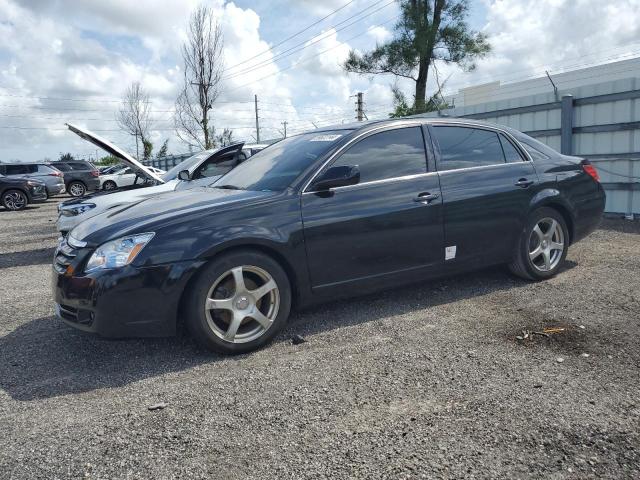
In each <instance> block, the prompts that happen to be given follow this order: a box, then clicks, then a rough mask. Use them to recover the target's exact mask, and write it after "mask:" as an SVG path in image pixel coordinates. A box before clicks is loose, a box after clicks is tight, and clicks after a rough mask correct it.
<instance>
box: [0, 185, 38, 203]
mask: <svg viewBox="0 0 640 480" xmlns="http://www.w3.org/2000/svg"><path fill="white" fill-rule="evenodd" d="M11 190H17V191H19V192H21V193H24V194H25V196H26V197H27V203H30V202H31V196H30V195H29V192H28V191H27V190H26V189H24V188H22V187H14V186H10V187H6V188H4V189H2V191H1V192H0V197H2V195H4V194H5V193H7V192H10V191H11Z"/></svg>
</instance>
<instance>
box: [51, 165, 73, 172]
mask: <svg viewBox="0 0 640 480" xmlns="http://www.w3.org/2000/svg"><path fill="white" fill-rule="evenodd" d="M54 166H55V167H56V168H57V169H58V170H60V171H61V172H70V171H71V167H70V166H69V165H67V164H66V163H56V164H54Z"/></svg>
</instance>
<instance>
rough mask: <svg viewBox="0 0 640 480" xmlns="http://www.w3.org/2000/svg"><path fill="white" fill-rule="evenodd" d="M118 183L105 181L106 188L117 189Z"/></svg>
mask: <svg viewBox="0 0 640 480" xmlns="http://www.w3.org/2000/svg"><path fill="white" fill-rule="evenodd" d="M116 188H117V185H116V184H115V183H114V182H105V184H104V189H105V190H115V189H116Z"/></svg>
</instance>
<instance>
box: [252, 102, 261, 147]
mask: <svg viewBox="0 0 640 480" xmlns="http://www.w3.org/2000/svg"><path fill="white" fill-rule="evenodd" d="M253 98H254V101H255V106H256V142H257V143H260V122H259V121H258V95H254V96H253Z"/></svg>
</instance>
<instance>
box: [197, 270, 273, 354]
mask: <svg viewBox="0 0 640 480" xmlns="http://www.w3.org/2000/svg"><path fill="white" fill-rule="evenodd" d="M279 308H280V290H279V289H278V285H277V284H276V282H275V280H274V279H273V277H272V276H271V275H270V274H269V273H268V272H267V271H266V270H263V269H262V268H259V267H256V266H252V265H242V266H238V267H235V268H232V269H231V270H227V271H226V272H225V273H223V274H222V275H220V276H219V277H218V278H217V279H216V281H215V282H213V285H212V286H211V288H210V289H209V292H208V293H207V298H206V300H205V305H204V310H205V315H206V318H207V323H208V325H209V328H210V329H211V331H212V332H213V333H214V334H215V335H216V336H217V337H219V338H221V339H222V340H224V341H226V342H230V343H247V342H251V341H253V340H255V339H257V338H259V337H261V336H262V335H264V334H265V332H266V331H267V330H269V328H271V326H272V325H273V322H274V321H275V319H276V317H277V315H278V310H279Z"/></svg>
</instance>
